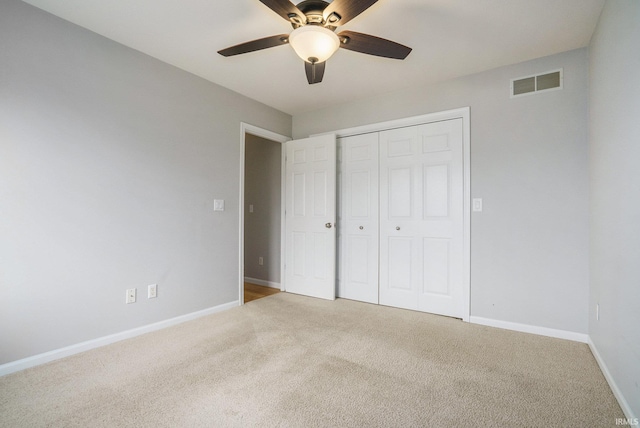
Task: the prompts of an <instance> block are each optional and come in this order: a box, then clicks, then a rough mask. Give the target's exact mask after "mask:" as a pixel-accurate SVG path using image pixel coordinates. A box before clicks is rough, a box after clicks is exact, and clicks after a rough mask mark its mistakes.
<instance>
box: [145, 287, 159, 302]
mask: <svg viewBox="0 0 640 428" xmlns="http://www.w3.org/2000/svg"><path fill="white" fill-rule="evenodd" d="M156 297H158V284H151V285H149V286H148V287H147V298H148V299H155V298H156Z"/></svg>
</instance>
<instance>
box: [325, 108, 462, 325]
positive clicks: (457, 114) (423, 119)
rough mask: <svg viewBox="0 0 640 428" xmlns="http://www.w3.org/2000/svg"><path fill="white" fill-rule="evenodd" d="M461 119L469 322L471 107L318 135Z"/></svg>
mask: <svg viewBox="0 0 640 428" xmlns="http://www.w3.org/2000/svg"><path fill="white" fill-rule="evenodd" d="M451 119H462V136H463V137H462V138H463V142H462V145H463V147H462V152H463V154H462V156H463V159H462V162H463V174H464V178H463V210H464V214H463V217H464V218H463V223H464V224H463V228H464V232H463V235H464V237H463V244H462V245H463V252H464V254H463V270H464V276H463V281H464V284H463V288H464V289H463V296H464V297H463V299H464V308H463V313H462V320H463V321H466V322H469V318H470V316H471V109H470V107H461V108H457V109H453V110H445V111H440V112H436V113H429V114H424V115H420V116H412V117H407V118H403V119H395V120H390V121H387V122H380V123H372V124H369V125H363V126H357V127H354V128H345V129H340V130H338V131H331V132H324V133H321V134H316V135H325V134H335V135H336V139H337V138H342V137H350V136H353V135H360V134H368V133H371V132H380V131H386V130H389V129H396V128H404V127H407V126H415V125H422V124H425V123H431V122H439V121H443V120H451Z"/></svg>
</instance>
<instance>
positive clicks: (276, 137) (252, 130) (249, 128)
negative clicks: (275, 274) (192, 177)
mask: <svg viewBox="0 0 640 428" xmlns="http://www.w3.org/2000/svg"><path fill="white" fill-rule="evenodd" d="M247 134H251V135H255V136H256V137H261V138H264V139H266V140H270V141H273V142H275V143H280V144H281V150H280V156H281V158H280V195H281V196H280V290H281V291H284V290H285V283H284V261H285V233H284V232H285V230H284V228H285V224H284V209H285V202H286V201H285V198H284V196H285V178H286V175H285V170H284V168H285V147H284V143H286V142H287V141H289V140H291V137H287V136H285V135H281V134H278V133H276V132H273V131H269V130H268V129H264V128H260V127H258V126H254V125H251V124H248V123H245V122H240V197H239V198H238V200H239V209H238V212H239V213H240V215H239V217H240V223H239V227H238V229H239V237H238V248H239V250H238V251H239V253H238V270H239V273H238V276H239V278H238V282H239V284H238V302H239V306H242V305H244V214H245V213H244V175H245V168H244V165H245V156H246V155H245V144H246V143H245V138H246V135H247Z"/></svg>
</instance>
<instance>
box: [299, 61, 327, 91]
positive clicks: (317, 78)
mask: <svg viewBox="0 0 640 428" xmlns="http://www.w3.org/2000/svg"><path fill="white" fill-rule="evenodd" d="M325 64H326V62H315V63H313V64H311V63H310V62H306V61H305V62H304V71H305V72H306V73H307V82H309V84H310V85H313V84H314V83H320V82H322V77H323V76H324V66H325Z"/></svg>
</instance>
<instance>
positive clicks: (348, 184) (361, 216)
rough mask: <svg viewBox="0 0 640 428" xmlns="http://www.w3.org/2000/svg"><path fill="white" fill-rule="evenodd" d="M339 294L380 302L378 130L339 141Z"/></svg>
mask: <svg viewBox="0 0 640 428" xmlns="http://www.w3.org/2000/svg"><path fill="white" fill-rule="evenodd" d="M338 170H339V171H338V183H339V185H338V204H339V207H338V269H339V270H340V272H339V273H338V297H343V298H346V299H353V300H359V301H362V302H368V303H378V133H369V134H362V135H354V136H350V137H345V138H341V139H339V140H338Z"/></svg>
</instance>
